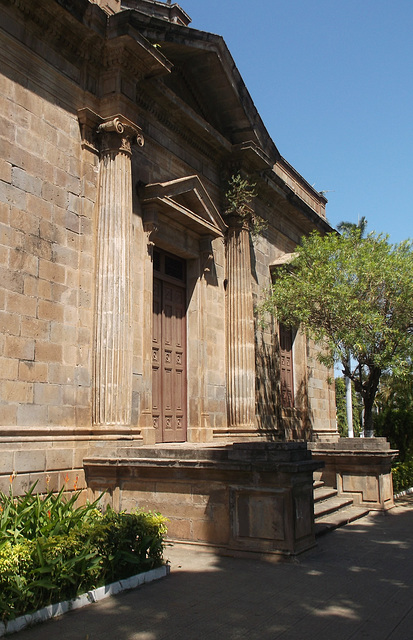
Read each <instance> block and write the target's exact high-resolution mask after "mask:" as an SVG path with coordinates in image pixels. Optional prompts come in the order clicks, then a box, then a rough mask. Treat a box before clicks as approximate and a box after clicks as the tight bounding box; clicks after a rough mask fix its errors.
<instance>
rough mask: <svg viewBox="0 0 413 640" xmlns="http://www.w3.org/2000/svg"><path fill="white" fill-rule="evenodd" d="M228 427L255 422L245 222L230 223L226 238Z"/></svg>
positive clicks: (242, 427) (243, 426) (250, 425)
mask: <svg viewBox="0 0 413 640" xmlns="http://www.w3.org/2000/svg"><path fill="white" fill-rule="evenodd" d="M227 397H228V427H229V429H231V430H233V431H237V430H241V431H243V430H251V429H252V428H253V427H254V421H255V347H254V310H253V304H252V289H251V258H250V239H249V230H248V221H247V220H245V219H244V220H242V219H239V218H236V217H235V216H234V217H233V218H232V219H231V220H230V221H229V229H228V236H227Z"/></svg>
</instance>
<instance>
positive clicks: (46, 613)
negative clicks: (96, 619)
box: [0, 564, 170, 637]
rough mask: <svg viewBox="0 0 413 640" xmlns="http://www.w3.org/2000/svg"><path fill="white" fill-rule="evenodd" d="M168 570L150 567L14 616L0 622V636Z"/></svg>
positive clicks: (149, 580)
mask: <svg viewBox="0 0 413 640" xmlns="http://www.w3.org/2000/svg"><path fill="white" fill-rule="evenodd" d="M169 572H170V566H169V564H164V565H163V566H162V567H158V568H157V569H152V570H151V571H146V572H145V573H138V574H137V575H136V576H131V577H130V578H126V579H125V580H118V582H112V583H111V584H107V585H105V586H104V587H99V588H98V589H93V591H88V592H87V593H83V594H82V595H81V596H78V597H77V598H75V599H74V600H65V601H64V602H59V603H58V604H50V605H48V606H47V607H44V608H43V609H39V611H35V612H34V613H30V614H28V615H25V616H20V617H19V618H15V619H14V620H10V621H9V622H6V623H5V624H4V623H3V622H0V637H1V636H5V635H8V634H10V633H16V632H17V631H21V630H22V629H25V628H26V627H31V626H33V625H35V624H37V623H38V622H44V621H45V620H49V619H50V618H56V617H57V616H61V615H63V614H64V613H66V612H67V611H74V610H75V609H81V608H82V607H85V606H86V605H88V604H91V603H92V602H99V600H103V599H104V598H108V597H109V596H114V595H115V594H117V593H121V591H127V590H129V589H135V588H136V587H139V586H140V585H142V584H145V583H147V582H153V580H159V578H164V577H165V576H167V575H168V574H169Z"/></svg>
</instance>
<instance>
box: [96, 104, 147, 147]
mask: <svg viewBox="0 0 413 640" xmlns="http://www.w3.org/2000/svg"><path fill="white" fill-rule="evenodd" d="M97 133H98V134H101V135H100V141H101V142H100V151H101V154H102V155H106V154H108V153H126V154H127V155H132V144H137V145H138V146H139V147H143V145H144V144H145V141H144V138H143V135H142V129H141V128H140V127H138V126H137V125H135V124H134V123H133V122H131V121H130V120H128V119H127V118H125V117H124V116H122V115H120V114H118V115H116V116H113V117H111V118H107V119H105V121H104V122H102V123H101V124H100V125H99V126H98V128H97Z"/></svg>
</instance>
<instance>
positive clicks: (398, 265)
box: [263, 229, 413, 435]
mask: <svg viewBox="0 0 413 640" xmlns="http://www.w3.org/2000/svg"><path fill="white" fill-rule="evenodd" d="M412 274H413V246H412V242H411V241H407V240H406V241H404V242H402V243H400V244H398V245H392V244H390V243H389V240H388V237H387V236H382V235H376V234H369V235H368V236H367V237H366V238H362V237H361V231H360V229H356V230H350V231H349V232H348V233H346V234H345V235H342V236H340V235H338V234H337V233H329V234H327V235H325V236H320V235H319V234H318V233H316V232H314V233H312V234H311V235H310V236H309V237H307V238H302V241H301V245H300V246H299V247H297V253H296V256H295V258H294V260H293V261H292V262H291V263H290V264H289V265H285V266H284V267H281V268H280V272H279V274H278V277H277V278H276V281H275V283H274V285H273V287H272V289H271V291H270V293H269V295H268V297H267V299H266V301H265V303H264V305H263V308H264V309H265V310H267V311H270V312H271V313H273V314H275V315H276V316H277V317H278V319H279V320H280V321H282V322H284V323H287V324H290V325H291V326H298V325H300V324H301V325H303V327H304V328H305V329H306V331H307V332H308V334H309V335H311V336H312V337H313V338H314V339H315V340H316V341H318V342H319V343H321V344H322V345H323V346H324V353H323V354H322V355H321V356H320V360H321V361H322V362H324V363H325V364H326V365H328V366H332V365H333V363H334V361H339V362H341V364H342V370H343V374H344V375H345V376H347V377H348V378H350V379H351V380H352V381H353V382H354V387H355V390H356V391H357V393H359V394H360V396H361V398H362V401H363V406H364V424H363V426H364V429H365V433H366V435H372V432H373V415H372V410H373V404H374V399H375V396H376V393H377V389H378V386H379V382H380V378H381V376H382V374H383V373H384V372H388V371H392V372H393V374H396V375H398V376H403V375H406V373H407V370H408V369H409V366H410V365H409V363H410V360H411V356H412V353H413V278H412Z"/></svg>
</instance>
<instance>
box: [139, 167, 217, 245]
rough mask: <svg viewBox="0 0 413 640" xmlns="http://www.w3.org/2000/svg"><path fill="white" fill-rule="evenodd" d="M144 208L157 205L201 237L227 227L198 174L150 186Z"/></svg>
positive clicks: (145, 197) (146, 190) (215, 233)
mask: <svg viewBox="0 0 413 640" xmlns="http://www.w3.org/2000/svg"><path fill="white" fill-rule="evenodd" d="M142 205H143V208H144V209H145V208H148V207H149V206H151V205H152V206H153V205H155V206H156V208H157V209H158V211H159V212H160V213H163V214H164V215H166V216H168V217H170V218H172V219H174V220H176V221H177V222H179V223H180V224H182V225H183V226H185V227H186V228H188V229H192V230H193V231H195V232H196V233H198V234H199V235H200V236H205V235H212V236H214V237H218V236H222V235H223V234H224V231H225V229H226V224H225V222H224V221H223V219H222V217H221V215H220V214H219V212H218V209H217V208H216V207H215V205H214V203H213V202H212V200H211V198H210V196H209V194H208V192H207V190H206V189H205V187H204V185H203V184H202V182H201V180H200V178H199V177H198V176H197V175H194V176H187V177H185V178H177V179H176V180H170V181H168V182H157V183H153V184H148V185H146V186H145V187H144V188H143V190H142Z"/></svg>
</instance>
